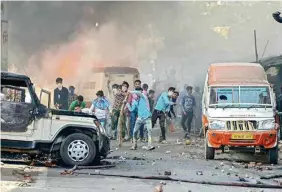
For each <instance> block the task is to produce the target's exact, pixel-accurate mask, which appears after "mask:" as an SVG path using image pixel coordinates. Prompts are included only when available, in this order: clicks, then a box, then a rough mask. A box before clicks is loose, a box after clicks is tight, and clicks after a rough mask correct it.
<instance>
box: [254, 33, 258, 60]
mask: <svg viewBox="0 0 282 192" xmlns="http://www.w3.org/2000/svg"><path fill="white" fill-rule="evenodd" d="M254 38H255V55H256V62H258V47H257V32H256V30H254Z"/></svg>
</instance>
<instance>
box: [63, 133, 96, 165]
mask: <svg viewBox="0 0 282 192" xmlns="http://www.w3.org/2000/svg"><path fill="white" fill-rule="evenodd" d="M96 151H97V149H96V145H95V143H94V141H93V140H92V139H91V138H90V137H88V136H87V135H85V134H82V133H73V134H71V135H69V136H67V137H66V138H65V139H64V140H63V142H62V145H61V148H60V156H61V158H62V160H63V162H64V163H65V164H66V165H71V166H74V165H90V164H92V163H93V161H94V159H95V157H96Z"/></svg>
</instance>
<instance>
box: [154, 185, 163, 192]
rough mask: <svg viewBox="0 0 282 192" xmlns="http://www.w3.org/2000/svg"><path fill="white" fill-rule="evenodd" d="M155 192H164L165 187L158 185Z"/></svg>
mask: <svg viewBox="0 0 282 192" xmlns="http://www.w3.org/2000/svg"><path fill="white" fill-rule="evenodd" d="M154 192H163V185H157V186H156V187H155V190H154Z"/></svg>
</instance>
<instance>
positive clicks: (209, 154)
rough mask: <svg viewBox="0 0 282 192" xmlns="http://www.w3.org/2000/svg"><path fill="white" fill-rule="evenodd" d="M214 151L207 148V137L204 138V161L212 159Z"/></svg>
mask: <svg viewBox="0 0 282 192" xmlns="http://www.w3.org/2000/svg"><path fill="white" fill-rule="evenodd" d="M214 154H215V149H214V148H212V147H209V146H208V136H206V140H205V158H206V159H214Z"/></svg>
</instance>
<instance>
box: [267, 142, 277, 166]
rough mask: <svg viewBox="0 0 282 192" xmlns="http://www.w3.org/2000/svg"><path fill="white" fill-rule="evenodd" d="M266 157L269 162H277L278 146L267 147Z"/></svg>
mask: <svg viewBox="0 0 282 192" xmlns="http://www.w3.org/2000/svg"><path fill="white" fill-rule="evenodd" d="M268 158H269V163H270V164H277V163H278V146H276V147H274V148H272V149H269V151H268Z"/></svg>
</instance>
